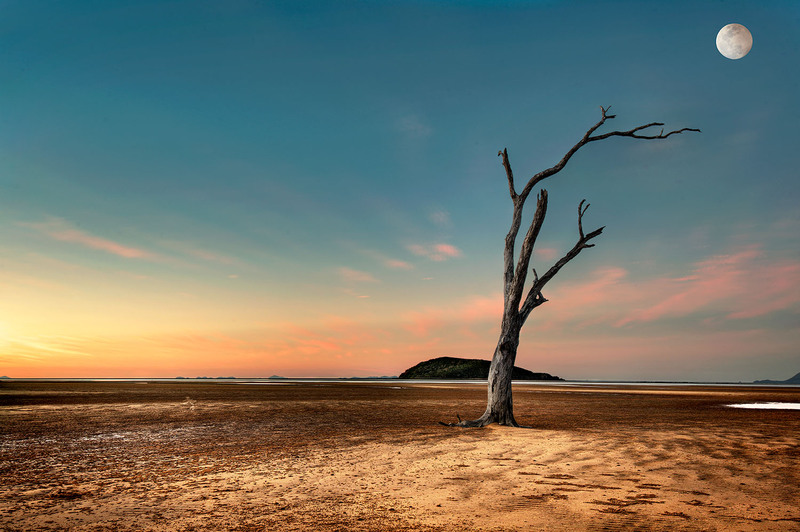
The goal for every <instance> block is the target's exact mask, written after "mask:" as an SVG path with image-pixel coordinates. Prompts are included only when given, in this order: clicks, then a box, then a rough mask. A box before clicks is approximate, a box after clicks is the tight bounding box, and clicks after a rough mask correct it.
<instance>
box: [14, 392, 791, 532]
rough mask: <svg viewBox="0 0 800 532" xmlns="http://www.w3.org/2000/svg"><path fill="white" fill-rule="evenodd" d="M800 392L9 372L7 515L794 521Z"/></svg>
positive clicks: (532, 523) (20, 520)
mask: <svg viewBox="0 0 800 532" xmlns="http://www.w3.org/2000/svg"><path fill="white" fill-rule="evenodd" d="M770 402H781V403H800V388H798V387H759V386H752V387H748V386H674V385H673V386H659V385H596V384H581V385H566V384H564V385H552V384H549V385H546V386H545V385H537V384H515V386H514V403H515V414H516V417H517V420H518V421H519V422H520V423H522V424H525V425H530V426H531V428H525V429H516V428H508V427H498V426H491V427H487V428H484V429H459V428H452V427H444V426H441V425H439V424H438V422H439V421H454V420H455V416H456V414H459V415H461V417H462V418H467V417H478V416H479V415H480V414H481V413H482V411H483V407H484V405H485V388H484V387H482V386H476V385H474V384H443V383H418V382H417V383H405V382H402V381H390V382H301V383H297V382H288V383H283V384H282V385H280V386H257V385H241V384H235V383H231V382H216V381H215V382H156V381H149V382H126V381H119V382H102V381H101V382H86V381H83V382H41V381H39V382H36V381H0V529H2V530H9V531H16V530H19V531H23V530H24V531H28V530H64V529H69V530H159V531H161V530H163V531H167V530H169V531H172V530H187V531H188V530H242V531H244V530H247V531H255V530H322V531H327V530H430V531H438V530H442V531H449V530H453V531H455V530H600V529H603V530H633V529H635V530H797V529H798V528H800V506H798V504H797V501H799V500H800V411H797V410H794V411H793V410H759V409H757V410H752V409H740V408H730V407H728V406H726V405H730V404H735V403H738V404H742V403H770Z"/></svg>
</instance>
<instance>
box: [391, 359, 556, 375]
mask: <svg viewBox="0 0 800 532" xmlns="http://www.w3.org/2000/svg"><path fill="white" fill-rule="evenodd" d="M489 365H490V362H489V361H488V360H480V359H475V358H455V357H439V358H433V359H431V360H426V361H425V362H420V363H419V364H417V365H416V366H414V367H412V368H409V369H407V370H405V371H404V372H403V373H401V374H400V377H399V378H401V379H482V380H485V379H486V378H488V377H489ZM511 378H512V380H519V381H561V380H564V379H561V378H559V377H554V376H553V375H550V374H549V373H534V372H532V371H528V370H527V369H523V368H519V367H517V366H514V372H513V373H512V374H511Z"/></svg>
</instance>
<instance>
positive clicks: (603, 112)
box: [519, 106, 700, 201]
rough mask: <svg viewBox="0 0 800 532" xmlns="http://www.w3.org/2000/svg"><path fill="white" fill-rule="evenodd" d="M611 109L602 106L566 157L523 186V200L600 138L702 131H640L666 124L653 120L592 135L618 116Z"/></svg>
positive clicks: (648, 138) (641, 136)
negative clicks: (597, 117)
mask: <svg viewBox="0 0 800 532" xmlns="http://www.w3.org/2000/svg"><path fill="white" fill-rule="evenodd" d="M609 109H611V106H609V107H602V106H601V107H600V113H601V117H600V120H599V121H598V122H597V123H596V124H595V125H593V126H592V127H590V128H589V130H588V131H587V132H586V133H585V134H584V135H583V137H582V138H581V140H579V141H578V142H577V143H576V144H575V145H574V146H573V147H572V148H570V150H569V151H568V152H567V153H566V154H565V155H564V157H562V158H561V160H560V161H558V163H556V164H555V165H554V166H551V167H550V168H548V169H546V170H542V171H541V172H539V173H538V174H536V175H534V176H533V177H531V178H530V180H529V181H528V183H527V184H526V185H525V188H523V189H522V192H520V194H519V196H520V197H521V198H523V201H525V198H527V196H528V194H530V193H531V190H533V187H535V186H536V185H537V184H538V183H539V182H540V181H542V180H544V179H547V178H548V177H550V176H552V175H555V174H557V173H558V172H560V171H561V170H562V169H563V168H564V166H566V164H567V162H568V161H569V160H570V159H571V158H572V156H573V155H575V152H577V151H578V150H579V149H581V148H582V147H583V146H585V145H586V144H588V143H590V142H595V141H598V140H603V139H607V138H609V137H631V138H634V139H645V140H655V139H665V138H667V137H669V136H671V135H677V134H679V133H683V132H684V131H695V132H698V133H699V132H700V130H699V129H695V128H690V127H685V128H682V129H676V130H674V131H670V132H668V133H664V130H663V129H662V130H661V132H660V133H659V134H658V135H643V134H641V133H640V132H641V131H643V130H645V129H648V128H651V127H654V126H663V125H664V124H663V123H661V122H651V123H649V124H645V125H643V126H638V127H635V128H633V129H629V130H627V131H611V132H608V133H603V134H602V135H595V136H592V133H594V132H595V131H597V130H598V129H599V128H600V126H602V125H603V124H605V123H606V120H611V119H614V118H616V116H617V115H610V114H608V110H609Z"/></svg>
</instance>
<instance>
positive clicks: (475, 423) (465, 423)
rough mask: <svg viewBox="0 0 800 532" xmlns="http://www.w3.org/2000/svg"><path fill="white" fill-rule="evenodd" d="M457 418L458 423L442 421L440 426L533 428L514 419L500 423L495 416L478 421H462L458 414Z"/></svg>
mask: <svg viewBox="0 0 800 532" xmlns="http://www.w3.org/2000/svg"><path fill="white" fill-rule="evenodd" d="M456 418H457V419H458V423H445V422H444V421H440V422H439V424H440V425H443V426H445V427H466V428H473V427H474V428H481V427H485V426H487V425H491V424H492V423H497V424H498V425H502V426H506V427H516V428H523V429H529V428H531V427H525V426H522V425H520V424H519V423H517V421H516V420H515V419H514V418H511V420H504V421H500V420H498V419H496V418H495V417H494V416H486V415H483V416H482V417H480V418H478V419H461V416H459V415H458V414H456Z"/></svg>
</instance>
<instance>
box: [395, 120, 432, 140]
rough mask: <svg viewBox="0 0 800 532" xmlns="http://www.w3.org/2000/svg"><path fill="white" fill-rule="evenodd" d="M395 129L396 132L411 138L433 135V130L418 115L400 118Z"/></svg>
mask: <svg viewBox="0 0 800 532" xmlns="http://www.w3.org/2000/svg"><path fill="white" fill-rule="evenodd" d="M396 127H397V129H398V131H400V132H401V133H403V134H405V135H407V136H408V137H411V138H425V137H429V136H430V135H431V134H432V133H433V128H432V127H431V126H430V125H428V124H427V123H426V122H425V121H424V120H423V118H422V117H421V116H419V115H418V114H408V115H405V116H402V117H400V119H399V120H398V121H397V124H396Z"/></svg>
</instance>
